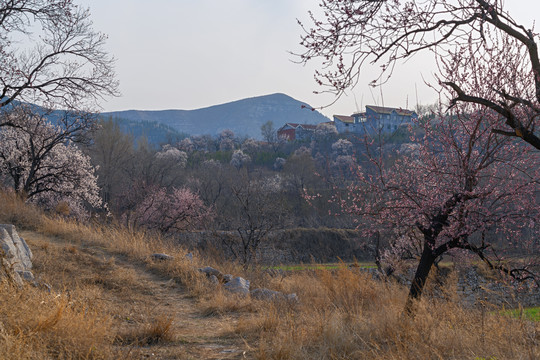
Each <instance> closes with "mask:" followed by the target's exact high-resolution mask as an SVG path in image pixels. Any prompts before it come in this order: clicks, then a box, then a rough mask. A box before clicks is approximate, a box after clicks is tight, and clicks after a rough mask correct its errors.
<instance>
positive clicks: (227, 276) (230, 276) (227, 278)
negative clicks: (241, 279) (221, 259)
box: [223, 274, 234, 284]
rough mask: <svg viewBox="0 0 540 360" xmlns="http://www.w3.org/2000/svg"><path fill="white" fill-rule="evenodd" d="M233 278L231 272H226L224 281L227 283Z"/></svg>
mask: <svg viewBox="0 0 540 360" xmlns="http://www.w3.org/2000/svg"><path fill="white" fill-rule="evenodd" d="M232 279H234V276H232V275H231V274H225V275H223V282H224V283H225V284H226V283H228V282H230V281H231V280H232Z"/></svg>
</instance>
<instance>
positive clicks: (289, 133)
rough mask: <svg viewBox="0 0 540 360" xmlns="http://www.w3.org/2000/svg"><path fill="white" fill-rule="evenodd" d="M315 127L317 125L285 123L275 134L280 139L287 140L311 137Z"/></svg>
mask: <svg viewBox="0 0 540 360" xmlns="http://www.w3.org/2000/svg"><path fill="white" fill-rule="evenodd" d="M316 128H317V125H311V124H295V123H286V124H285V125H283V126H282V127H280V128H279V129H278V131H277V135H278V137H279V138H280V139H286V140H289V141H293V140H305V139H307V138H310V137H311V134H312V133H313V132H314V131H315V129H316Z"/></svg>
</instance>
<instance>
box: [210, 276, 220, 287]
mask: <svg viewBox="0 0 540 360" xmlns="http://www.w3.org/2000/svg"><path fill="white" fill-rule="evenodd" d="M208 280H210V283H212V284H213V285H219V279H218V278H217V276H216V275H210V277H209V278H208Z"/></svg>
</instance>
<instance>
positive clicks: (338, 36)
mask: <svg viewBox="0 0 540 360" xmlns="http://www.w3.org/2000/svg"><path fill="white" fill-rule="evenodd" d="M531 1H532V0H531ZM522 6H527V5H526V2H525V3H523V4H522ZM320 7H321V10H322V14H324V15H323V16H322V18H316V17H315V16H314V15H312V25H311V26H309V25H304V24H301V26H302V28H303V29H304V31H305V34H304V36H303V37H302V42H301V43H302V45H303V46H304V48H305V51H304V52H303V53H302V54H299V57H300V60H301V62H303V63H307V62H312V61H316V60H317V59H320V60H321V62H322V63H321V66H322V67H323V68H324V69H325V70H324V71H318V72H316V74H315V77H316V80H317V82H318V84H320V85H322V86H325V87H326V88H327V89H328V90H327V91H331V92H334V93H336V94H337V95H341V94H342V93H343V92H344V91H345V90H346V89H347V88H349V87H351V86H354V85H355V84H356V83H357V82H358V81H359V76H360V70H361V68H362V67H363V65H364V64H366V63H372V64H379V65H380V66H381V68H382V72H381V74H380V77H379V78H378V79H375V80H374V81H373V82H372V84H373V85H375V84H380V83H381V82H384V81H385V80H386V79H387V78H388V77H389V76H391V75H392V71H393V70H394V66H395V64H396V62H398V61H399V60H401V59H406V58H408V57H410V56H412V55H414V54H416V53H419V52H424V51H432V52H433V54H434V55H435V57H436V60H437V61H438V63H439V66H440V70H441V71H440V74H439V76H438V77H439V81H440V86H441V87H443V88H445V89H447V90H448V91H449V92H450V94H451V95H452V100H451V104H457V103H460V102H461V103H473V104H478V105H481V106H484V107H486V108H490V109H492V110H493V111H495V112H497V113H498V114H499V115H500V117H493V118H492V119H491V120H492V121H496V123H495V124H494V125H495V126H494V127H493V129H492V131H494V132H496V133H498V134H502V135H507V136H511V137H519V138H521V139H523V141H525V142H527V143H529V144H530V145H532V146H533V147H535V148H536V149H540V137H539V135H538V126H537V125H538V118H539V117H540V60H539V56H538V45H537V41H538V34H537V33H535V32H534V30H533V28H532V24H531V25H523V24H520V23H518V22H517V21H516V20H514V19H513V18H512V17H511V16H510V14H509V13H508V12H507V11H506V10H505V7H504V1H501V0H428V1H400V0H373V1H350V0H349V1H348V0H345V1H343V0H322V1H321V2H320Z"/></svg>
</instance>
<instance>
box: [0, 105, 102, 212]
mask: <svg viewBox="0 0 540 360" xmlns="http://www.w3.org/2000/svg"><path fill="white" fill-rule="evenodd" d="M9 116H10V117H14V116H17V120H16V121H17V123H18V126H17V127H4V128H2V129H1V131H0V175H1V176H2V177H3V178H4V180H5V182H6V183H7V184H8V185H10V186H12V187H13V189H14V190H15V191H16V192H17V194H18V195H19V196H21V197H22V198H24V199H28V200H31V201H33V202H39V203H42V204H47V205H48V206H53V205H54V204H57V203H58V202H60V201H66V202H70V203H71V204H72V205H73V207H81V206H82V204H83V203H88V204H90V205H92V206H99V205H100V204H101V199H100V197H99V189H98V186H97V178H96V176H95V175H94V168H93V167H92V165H91V163H90V158H89V157H88V156H86V155H85V154H83V152H82V151H81V150H80V149H79V148H78V147H77V145H76V144H75V143H74V142H73V136H77V132H73V133H72V132H70V131H69V129H68V130H67V131H66V129H65V128H63V127H62V126H60V125H56V126H55V125H52V124H51V123H48V122H46V121H44V120H43V118H42V117H40V116H39V115H35V114H34V115H32V114H28V113H20V112H18V113H10V114H9ZM68 200H69V201H68ZM75 204H76V205H75Z"/></svg>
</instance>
